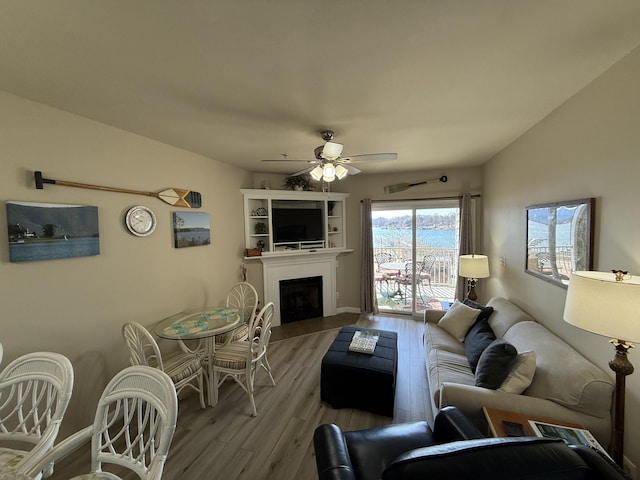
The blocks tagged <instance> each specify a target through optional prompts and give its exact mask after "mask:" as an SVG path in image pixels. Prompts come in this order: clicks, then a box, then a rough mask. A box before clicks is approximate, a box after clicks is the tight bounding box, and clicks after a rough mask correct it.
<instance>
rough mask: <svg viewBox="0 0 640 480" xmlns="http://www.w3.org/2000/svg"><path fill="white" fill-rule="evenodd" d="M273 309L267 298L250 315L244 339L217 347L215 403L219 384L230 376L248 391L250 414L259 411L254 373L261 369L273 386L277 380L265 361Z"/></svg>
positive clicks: (214, 364)
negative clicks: (254, 394)
mask: <svg viewBox="0 0 640 480" xmlns="http://www.w3.org/2000/svg"><path fill="white" fill-rule="evenodd" d="M273 311H274V306H273V303H272V302H269V303H268V304H266V305H265V306H264V307H263V308H262V310H260V312H259V313H258V315H256V316H255V318H254V319H253V322H252V323H251V328H250V330H249V337H248V338H247V339H246V340H240V341H237V342H230V343H228V344H226V345H224V346H223V347H222V348H220V349H219V350H216V353H215V354H214V356H213V378H214V382H213V383H214V385H213V386H214V388H213V398H214V402H213V403H214V404H215V403H217V401H218V391H219V389H220V385H222V384H223V383H224V381H225V380H226V379H227V378H231V379H233V380H234V381H235V382H236V383H237V384H238V385H240V386H241V387H242V389H243V390H244V391H245V392H247V395H249V401H250V403H251V412H252V413H251V414H252V416H254V417H255V416H257V415H258V412H257V410H256V402H255V399H254V397H253V392H254V385H255V377H256V373H257V372H258V370H259V369H260V368H262V369H264V370H265V371H266V372H267V374H268V375H269V378H270V380H271V383H272V384H273V385H274V386H275V384H276V382H275V380H274V379H273V375H272V374H271V366H270V365H269V364H268V363H267V362H266V361H265V359H266V353H267V347H268V345H269V338H270V337H271V320H272V318H273Z"/></svg>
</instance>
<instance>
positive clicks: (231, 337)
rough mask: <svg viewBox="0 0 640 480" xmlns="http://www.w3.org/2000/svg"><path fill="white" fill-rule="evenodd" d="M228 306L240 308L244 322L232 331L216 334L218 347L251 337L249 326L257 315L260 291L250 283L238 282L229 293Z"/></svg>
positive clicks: (239, 311)
mask: <svg viewBox="0 0 640 480" xmlns="http://www.w3.org/2000/svg"><path fill="white" fill-rule="evenodd" d="M227 307H233V308H235V309H236V310H238V313H239V314H240V316H241V317H242V320H243V324H242V325H240V326H239V327H236V328H234V329H233V330H231V331H230V332H227V333H223V334H221V335H216V348H218V347H221V346H222V345H225V344H227V343H229V342H237V341H240V340H246V339H247V338H248V337H249V326H250V325H251V322H252V321H253V319H254V318H255V316H256V308H258V292H256V289H255V288H254V286H253V285H251V284H250V283H247V282H240V283H236V284H235V285H234V286H233V287H231V290H229V293H228V294H227Z"/></svg>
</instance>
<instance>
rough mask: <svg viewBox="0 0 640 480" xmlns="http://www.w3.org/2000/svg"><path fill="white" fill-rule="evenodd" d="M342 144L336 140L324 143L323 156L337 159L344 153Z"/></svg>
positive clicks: (328, 158)
mask: <svg viewBox="0 0 640 480" xmlns="http://www.w3.org/2000/svg"><path fill="white" fill-rule="evenodd" d="M342 148H343V146H342V144H341V143H335V142H327V143H325V144H324V148H323V149H322V158H326V159H327V160H337V159H338V158H339V157H340V154H341V153H342Z"/></svg>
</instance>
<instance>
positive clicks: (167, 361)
mask: <svg viewBox="0 0 640 480" xmlns="http://www.w3.org/2000/svg"><path fill="white" fill-rule="evenodd" d="M122 336H123V337H124V339H125V341H126V342H127V348H128V349H129V363H130V364H131V365H148V366H150V367H155V368H158V369H160V370H162V371H163V372H165V373H166V374H167V375H169V378H171V380H172V381H173V383H174V385H175V387H176V390H177V392H178V394H180V392H181V391H182V390H184V389H185V388H187V387H189V388H191V389H193V390H195V391H197V392H198V394H199V395H200V405H201V406H202V408H206V405H205V403H204V386H203V377H204V368H203V366H202V359H201V357H200V356H198V355H196V354H193V353H186V352H173V353H171V354H168V355H166V356H164V357H163V355H162V353H161V352H160V347H159V346H158V343H157V342H156V341H155V339H154V338H153V336H152V335H151V333H149V331H148V330H147V329H146V328H144V327H143V326H142V325H140V324H139V323H137V322H130V323H126V324H125V325H124V326H123V327H122Z"/></svg>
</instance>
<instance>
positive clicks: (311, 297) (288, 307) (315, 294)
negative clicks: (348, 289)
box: [280, 276, 322, 323]
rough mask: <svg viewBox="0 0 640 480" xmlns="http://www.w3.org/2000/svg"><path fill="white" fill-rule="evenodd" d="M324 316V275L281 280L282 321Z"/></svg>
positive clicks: (287, 321)
mask: <svg viewBox="0 0 640 480" xmlns="http://www.w3.org/2000/svg"><path fill="white" fill-rule="evenodd" d="M316 317H322V277H321V276H317V277H306V278H292V279H290V280H280V322H281V323H289V322H296V321H298V320H306V319H307V318H316Z"/></svg>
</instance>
